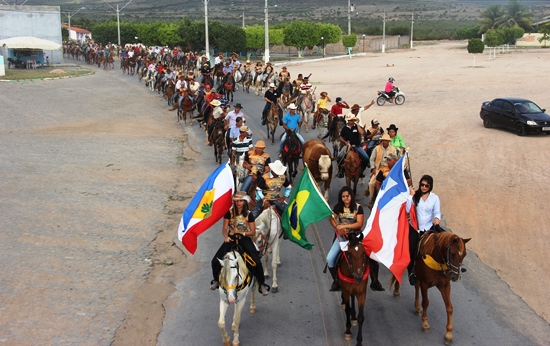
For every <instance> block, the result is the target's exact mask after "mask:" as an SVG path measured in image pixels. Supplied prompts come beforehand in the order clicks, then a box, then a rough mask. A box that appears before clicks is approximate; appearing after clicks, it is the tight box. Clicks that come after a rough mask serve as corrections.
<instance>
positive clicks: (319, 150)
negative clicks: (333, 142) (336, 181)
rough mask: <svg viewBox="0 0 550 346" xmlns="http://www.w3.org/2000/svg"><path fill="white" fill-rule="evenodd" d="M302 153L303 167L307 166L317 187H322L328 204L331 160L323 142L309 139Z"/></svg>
mask: <svg viewBox="0 0 550 346" xmlns="http://www.w3.org/2000/svg"><path fill="white" fill-rule="evenodd" d="M302 152H303V158H302V162H303V163H304V166H305V165H306V164H307V166H308V168H309V171H310V172H311V175H312V176H313V179H315V182H316V183H317V185H319V186H321V185H324V188H325V194H324V197H325V200H327V202H328V193H329V190H330V183H331V181H332V159H331V158H330V150H329V149H328V148H327V146H326V145H325V143H323V141H321V140H318V139H310V140H309V141H307V142H306V143H305V144H304V149H303V150H302Z"/></svg>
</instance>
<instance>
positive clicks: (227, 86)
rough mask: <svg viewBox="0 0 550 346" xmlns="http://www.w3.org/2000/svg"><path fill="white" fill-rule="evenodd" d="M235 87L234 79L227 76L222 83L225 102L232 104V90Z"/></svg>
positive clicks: (231, 76)
mask: <svg viewBox="0 0 550 346" xmlns="http://www.w3.org/2000/svg"><path fill="white" fill-rule="evenodd" d="M234 87H235V77H233V75H230V74H228V75H227V76H225V78H224V81H223V93H224V96H225V99H226V100H231V102H233V88H234Z"/></svg>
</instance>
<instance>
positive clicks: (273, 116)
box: [266, 104, 282, 144]
mask: <svg viewBox="0 0 550 346" xmlns="http://www.w3.org/2000/svg"><path fill="white" fill-rule="evenodd" d="M281 116H282V115H281V114H279V106H277V105H274V104H271V109H270V110H269V112H268V113H267V123H266V126H267V131H266V132H267V139H269V136H271V144H274V143H275V131H277V125H279V117H281Z"/></svg>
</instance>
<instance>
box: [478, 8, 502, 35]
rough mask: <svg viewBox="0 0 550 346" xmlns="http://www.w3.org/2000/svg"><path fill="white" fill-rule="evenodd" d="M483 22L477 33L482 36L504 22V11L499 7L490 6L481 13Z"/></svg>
mask: <svg viewBox="0 0 550 346" xmlns="http://www.w3.org/2000/svg"><path fill="white" fill-rule="evenodd" d="M481 15H482V16H483V21H482V22H481V27H480V28H479V33H480V34H483V33H485V32H486V31H487V30H490V29H496V28H498V27H499V26H500V25H501V24H502V23H503V22H504V20H505V19H504V10H503V9H502V8H501V7H500V5H491V6H489V7H487V8H486V9H485V11H483V12H482V13H481Z"/></svg>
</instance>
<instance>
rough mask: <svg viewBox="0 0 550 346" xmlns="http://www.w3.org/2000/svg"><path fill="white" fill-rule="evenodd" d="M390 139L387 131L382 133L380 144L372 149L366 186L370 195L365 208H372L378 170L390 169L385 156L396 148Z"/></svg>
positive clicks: (387, 170) (385, 170)
mask: <svg viewBox="0 0 550 346" xmlns="http://www.w3.org/2000/svg"><path fill="white" fill-rule="evenodd" d="M390 140H391V138H390V136H389V135H388V134H387V133H385V134H383V135H382V137H380V144H379V145H377V146H376V147H374V150H373V151H372V153H371V156H370V167H371V170H370V172H371V176H370V181H369V185H368V188H367V189H368V192H369V197H370V201H369V204H368V205H367V208H369V209H372V206H373V205H374V196H375V192H376V189H375V186H376V177H377V176H378V173H379V172H380V171H383V172H386V173H388V172H389V171H390V168H389V167H388V163H387V161H386V158H387V157H388V155H389V154H391V153H397V150H396V149H395V147H394V146H393V145H391V144H390ZM365 192H366V191H365ZM365 194H366V193H365Z"/></svg>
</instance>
